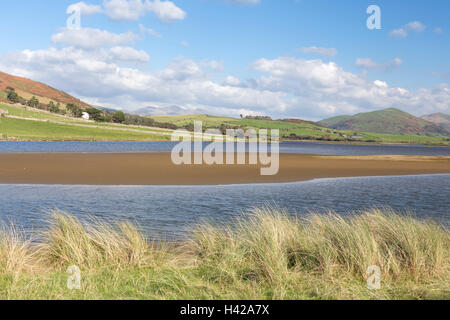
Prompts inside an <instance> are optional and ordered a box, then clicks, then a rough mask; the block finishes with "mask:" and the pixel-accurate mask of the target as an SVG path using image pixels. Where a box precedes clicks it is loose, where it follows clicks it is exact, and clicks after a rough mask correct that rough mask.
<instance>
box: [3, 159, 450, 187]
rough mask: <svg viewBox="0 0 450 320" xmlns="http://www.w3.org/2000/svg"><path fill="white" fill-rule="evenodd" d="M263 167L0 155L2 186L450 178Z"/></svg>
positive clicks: (397, 170) (400, 169) (400, 170)
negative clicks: (266, 172)
mask: <svg viewBox="0 0 450 320" xmlns="http://www.w3.org/2000/svg"><path fill="white" fill-rule="evenodd" d="M260 168H261V165H212V166H208V165H181V166H176V165H174V164H172V161H171V156H170V153H136V154H130V153H121V154H72V153H42V154H41V153H3V154H0V184H83V185H217V184H243V183H272V182H294V181H305V180H311V179H316V178H337V177H356V176H390V175H415V174H439V173H450V157H429V156H427V157H421V156H315V155H300V154H281V155H280V170H279V173H278V174H277V175H274V176H261V175H260Z"/></svg>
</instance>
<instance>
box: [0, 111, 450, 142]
mask: <svg viewBox="0 0 450 320" xmlns="http://www.w3.org/2000/svg"><path fill="white" fill-rule="evenodd" d="M0 109H2V110H6V111H8V114H7V115H6V116H4V117H2V118H0V135H3V136H8V137H10V138H13V139H19V140H123V141H167V140H170V134H171V133H172V132H173V131H172V130H170V129H164V128H156V127H146V126H135V125H124V124H117V123H101V122H94V121H83V120H81V119H78V118H71V117H67V116H62V115H58V114H54V113H50V112H46V111H42V110H39V109H33V108H29V107H22V106H12V105H6V104H0ZM14 117H15V118H14ZM151 118H152V119H154V120H156V121H157V122H159V123H171V124H175V125H177V126H179V127H180V128H184V127H186V126H191V125H193V123H194V121H202V123H203V128H204V129H208V128H214V129H225V128H229V129H232V128H241V129H244V130H247V129H250V128H254V129H278V130H280V138H281V140H319V141H332V142H349V141H352V142H356V143H358V142H363V143H364V142H378V143H413V144H446V145H449V144H450V139H449V138H446V137H428V136H409V135H394V134H381V133H371V132H354V131H345V130H334V129H328V128H325V127H321V126H319V125H317V124H314V123H312V122H307V121H298V122H289V121H281V120H257V119H235V118H229V117H216V116H209V115H183V116H157V117H151ZM32 120H36V121H32ZM38 122H40V123H38ZM114 131H116V132H114ZM139 131H141V132H139ZM355 135H357V136H358V137H359V138H357V139H354V138H353V137H354V136H355ZM0 138H1V137H0Z"/></svg>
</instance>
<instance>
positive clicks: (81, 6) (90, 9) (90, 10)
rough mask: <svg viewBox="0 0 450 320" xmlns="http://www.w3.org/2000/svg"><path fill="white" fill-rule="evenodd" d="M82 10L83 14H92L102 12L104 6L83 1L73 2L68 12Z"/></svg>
mask: <svg viewBox="0 0 450 320" xmlns="http://www.w3.org/2000/svg"><path fill="white" fill-rule="evenodd" d="M77 10H80V12H81V14H82V15H84V16H90V15H93V14H97V13H101V12H102V7H101V6H98V5H91V4H86V3H84V2H83V1H81V2H77V3H74V4H71V5H70V6H69V7H68V8H67V13H68V14H71V13H73V12H74V11H77Z"/></svg>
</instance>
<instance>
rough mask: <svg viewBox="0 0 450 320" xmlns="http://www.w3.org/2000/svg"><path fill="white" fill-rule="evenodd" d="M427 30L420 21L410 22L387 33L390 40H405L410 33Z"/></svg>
mask: <svg viewBox="0 0 450 320" xmlns="http://www.w3.org/2000/svg"><path fill="white" fill-rule="evenodd" d="M426 28H427V26H426V25H424V24H423V23H422V22H420V21H412V22H409V23H407V24H405V25H404V26H403V27H401V28H399V29H395V30H392V31H391V32H390V33H389V36H390V37H392V38H405V37H407V36H408V34H409V33H410V32H416V33H418V32H423V31H425V29H426Z"/></svg>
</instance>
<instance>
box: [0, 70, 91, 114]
mask: <svg viewBox="0 0 450 320" xmlns="http://www.w3.org/2000/svg"><path fill="white" fill-rule="evenodd" d="M8 87H11V88H14V90H15V91H16V92H17V93H18V94H19V96H21V97H23V98H24V99H26V100H28V99H30V98H31V97H33V96H35V97H36V98H37V99H38V100H39V101H40V102H41V103H45V104H48V103H49V102H50V101H53V102H55V103H56V102H60V103H61V104H64V105H66V104H69V103H73V104H75V105H77V106H79V107H81V108H83V109H85V108H88V107H89V105H88V104H87V103H85V102H83V101H81V100H79V99H77V98H74V97H72V96H71V95H69V94H67V93H65V92H63V91H60V90H57V89H54V88H52V87H50V86H48V85H46V84H43V83H41V82H37V81H33V80H30V79H26V78H21V77H17V76H13V75H10V74H7V73H4V72H0V99H2V98H3V101H5V99H6V91H7V88H8Z"/></svg>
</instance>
